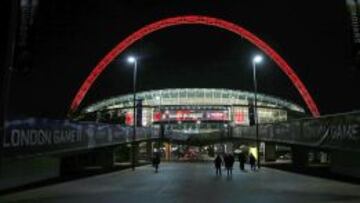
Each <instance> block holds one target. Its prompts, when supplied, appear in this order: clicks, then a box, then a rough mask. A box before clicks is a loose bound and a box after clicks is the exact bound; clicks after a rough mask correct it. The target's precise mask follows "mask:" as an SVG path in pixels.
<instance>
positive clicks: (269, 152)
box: [265, 142, 276, 161]
mask: <svg viewBox="0 0 360 203" xmlns="http://www.w3.org/2000/svg"><path fill="white" fill-rule="evenodd" d="M265 161H276V145H275V144H273V143H267V142H266V143H265Z"/></svg>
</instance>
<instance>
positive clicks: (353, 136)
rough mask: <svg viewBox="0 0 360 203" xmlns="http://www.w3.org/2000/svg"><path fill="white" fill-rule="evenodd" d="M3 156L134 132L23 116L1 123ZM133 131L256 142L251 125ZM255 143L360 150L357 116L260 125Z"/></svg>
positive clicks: (77, 146) (140, 136) (76, 147)
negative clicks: (208, 130)
mask: <svg viewBox="0 0 360 203" xmlns="http://www.w3.org/2000/svg"><path fill="white" fill-rule="evenodd" d="M5 127H6V134H5V136H4V137H3V139H2V141H3V143H2V148H3V150H2V152H3V153H2V155H3V158H15V157H29V156H38V155H45V154H61V153H69V152H76V151H81V150H88V149H94V148H103V147H109V146H116V145H120V144H125V143H131V142H132V141H133V138H132V135H133V128H132V127H122V126H120V125H113V124H104V123H94V122H73V121H69V120H49V119H37V118H28V119H24V120H13V121H9V122H7V123H6V126H5ZM160 134H161V133H160V131H159V129H156V128H145V127H138V128H137V129H136V138H135V142H142V141H148V140H159V139H164V140H165V141H170V142H183V143H188V144H194V145H196V144H197V143H203V142H205V143H207V142H210V143H211V142H219V141H221V140H232V139H244V140H256V128H255V126H236V127H231V126H229V127H228V128H226V129H222V130H219V131H217V132H212V133H200V134H196V133H181V132H166V131H165V133H164V135H163V136H161V135H160ZM259 140H260V141H262V142H271V143H277V144H285V145H296V146H304V147H311V148H319V149H324V150H345V151H354V152H360V112H352V113H346V114H337V115H330V116H323V117H319V118H306V119H300V120H292V121H287V122H281V123H274V124H262V125H259Z"/></svg>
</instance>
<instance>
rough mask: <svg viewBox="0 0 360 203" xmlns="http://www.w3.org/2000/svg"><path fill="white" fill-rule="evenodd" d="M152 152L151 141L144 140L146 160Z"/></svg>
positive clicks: (150, 156)
mask: <svg viewBox="0 0 360 203" xmlns="http://www.w3.org/2000/svg"><path fill="white" fill-rule="evenodd" d="M152 152H153V143H152V142H151V141H147V142H146V156H147V160H148V161H151V158H152Z"/></svg>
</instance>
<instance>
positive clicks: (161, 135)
mask: <svg viewBox="0 0 360 203" xmlns="http://www.w3.org/2000/svg"><path fill="white" fill-rule="evenodd" d="M155 98H156V100H157V101H158V105H159V113H160V118H159V127H160V128H159V129H160V130H159V133H160V134H159V142H158V149H159V152H160V151H161V150H160V148H161V145H162V142H163V138H164V129H163V128H164V126H163V124H162V116H163V115H162V111H161V97H160V96H156V97H155Z"/></svg>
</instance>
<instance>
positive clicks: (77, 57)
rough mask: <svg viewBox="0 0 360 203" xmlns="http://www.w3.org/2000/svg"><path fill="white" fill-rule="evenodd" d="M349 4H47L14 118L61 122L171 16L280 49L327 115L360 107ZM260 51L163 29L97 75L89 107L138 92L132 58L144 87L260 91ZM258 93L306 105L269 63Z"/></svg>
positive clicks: (15, 95) (205, 34) (209, 33)
mask: <svg viewBox="0 0 360 203" xmlns="http://www.w3.org/2000/svg"><path fill="white" fill-rule="evenodd" d="M344 2H345V1H341V0H337V1H328V0H327V1H325V0H321V1H311V0H305V1H286V0H276V1H275V0H274V1H269V0H267V1H261V0H259V1H251V0H248V1H246V0H245V1H229V0H221V1H206V0H202V1H187V0H166V1H159V0H158V1H150V0H138V1H118V0H106V1H96V0H91V1H70V0H68V1H66V0H64V1H55V0H40V4H39V10H38V13H37V16H36V19H35V24H34V26H33V28H32V29H33V32H32V35H31V41H30V44H31V50H32V54H33V64H32V69H31V70H30V72H28V73H26V74H21V73H16V74H15V75H14V77H13V83H12V88H11V95H12V97H11V101H10V102H11V107H10V109H9V112H11V114H12V115H13V116H14V117H16V116H42V117H52V118H62V117H65V116H66V113H67V110H68V108H69V105H70V103H71V100H72V98H73V97H74V96H75V94H76V91H77V89H78V88H79V87H80V85H81V84H82V82H83V81H84V80H85V78H86V76H87V75H88V74H89V73H90V71H91V70H92V68H93V67H94V66H95V65H96V64H97V62H98V61H99V60H100V59H101V58H102V57H103V56H104V55H105V54H106V53H107V52H108V51H110V50H111V49H112V48H113V47H114V46H115V45H116V44H117V43H118V42H120V41H121V40H122V39H124V38H125V37H126V36H127V35H129V34H131V33H132V32H134V31H136V30H137V29H139V28H141V27H142V26H144V25H146V24H148V23H151V22H154V21H156V20H160V19H162V18H166V17H173V16H177V15H185V14H197V15H208V16H212V17H218V18H222V19H225V20H228V21H231V22H234V23H237V24H239V25H241V26H243V27H245V28H246V29H248V30H250V31H251V32H253V33H255V34H256V35H257V36H259V37H260V38H262V39H263V40H264V41H265V42H267V43H268V44H269V45H270V46H272V47H273V48H274V49H275V50H276V51H278V53H280V55H281V56H283V58H284V59H285V60H286V61H287V62H288V63H289V64H290V65H291V66H292V67H293V68H294V70H295V72H296V73H297V74H298V76H299V77H300V78H301V79H302V81H303V82H304V84H305V85H306V86H307V87H308V90H309V92H310V94H311V95H312V96H313V97H314V100H315V102H316V103H317V104H318V106H319V109H320V112H321V113H322V114H330V113H338V112H346V111H352V110H355V109H359V108H360V98H359V97H358V96H357V94H358V93H357V91H358V87H359V83H360V82H359V81H360V72H359V69H354V68H350V67H349V65H348V61H349V55H350V53H349V45H350V43H349V30H348V27H347V26H348V16H347V13H346V8H345V3H344ZM256 53H261V52H260V50H259V49H257V48H256V47H255V46H254V45H252V44H250V43H249V42H247V41H246V40H244V39H242V38H240V37H238V36H236V35H235V34H233V33H230V32H228V31H225V30H221V29H218V28H214V27H207V26H203V25H186V26H176V27H172V28H168V29H164V30H161V31H158V32H155V33H153V34H151V35H149V36H147V37H145V38H143V39H142V40H141V41H139V42H137V43H136V44H134V45H133V46H131V47H130V48H129V49H128V50H127V51H126V53H124V54H122V55H120V56H119V57H118V58H117V60H116V61H114V62H112V63H111V64H110V65H109V67H108V68H107V69H106V70H105V71H104V73H103V74H102V75H101V76H100V77H99V78H98V80H97V81H96V82H95V84H94V85H93V87H92V88H91V89H90V91H89V92H88V94H87V96H86V97H85V99H84V101H83V103H82V105H81V107H84V106H85V105H88V104H91V103H92V102H95V101H98V100H101V99H105V98H108V97H111V96H114V95H119V94H125V93H130V92H131V91H132V69H131V66H130V65H128V64H126V60H125V58H126V56H128V55H129V54H134V55H137V56H138V57H139V83H138V87H139V89H140V90H150V89H161V88H181V87H204V88H229V89H242V90H247V91H252V88H253V86H252V72H251V71H252V70H251V61H250V60H251V57H252V56H253V55H254V54H256ZM258 70H259V71H258V82H259V91H260V92H263V93H266V94H271V95H275V96H279V97H283V98H285V99H288V100H291V101H294V102H296V103H298V104H300V105H302V106H304V107H305V104H304V102H303V101H302V98H301V97H300V95H299V93H298V92H297V90H296V88H295V87H294V86H293V85H292V84H291V82H290V80H289V79H288V78H287V77H286V75H285V74H284V73H282V72H281V71H280V69H279V68H278V67H277V66H276V65H275V64H274V63H273V62H272V61H271V59H270V58H267V57H266V58H265V61H264V63H263V64H262V65H259V69H258Z"/></svg>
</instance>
